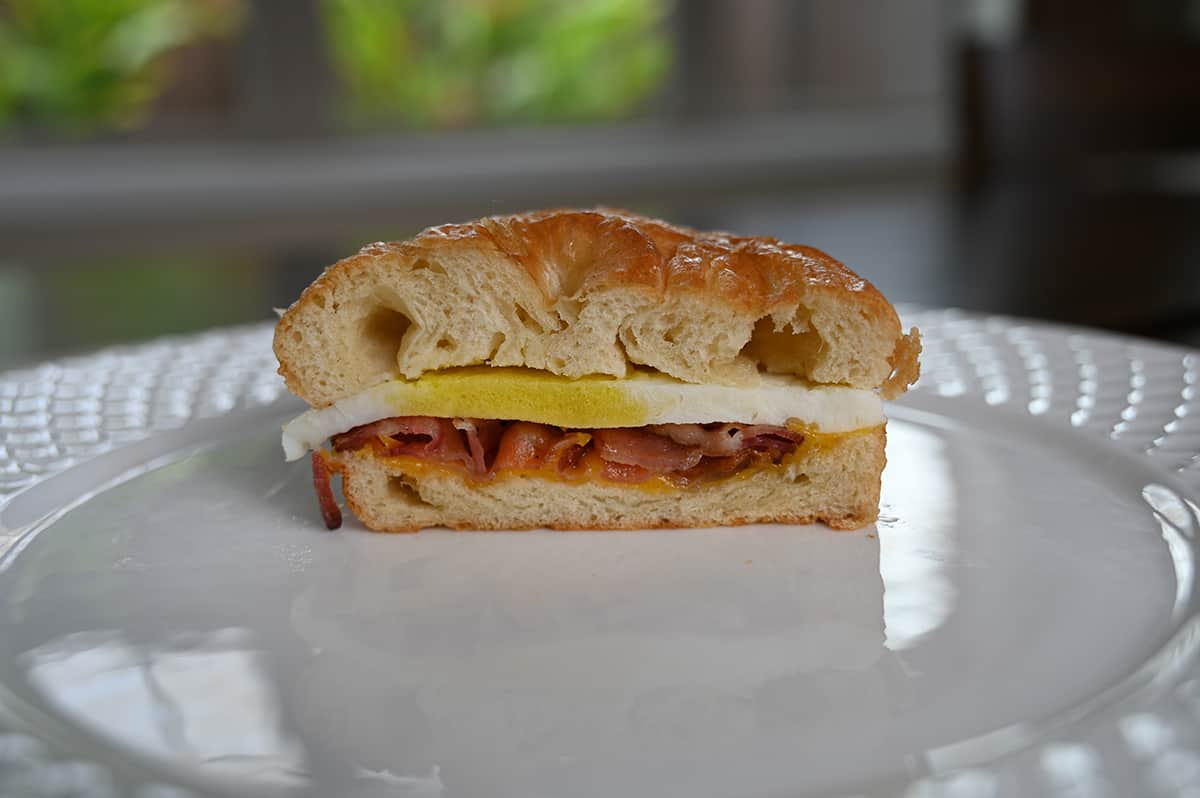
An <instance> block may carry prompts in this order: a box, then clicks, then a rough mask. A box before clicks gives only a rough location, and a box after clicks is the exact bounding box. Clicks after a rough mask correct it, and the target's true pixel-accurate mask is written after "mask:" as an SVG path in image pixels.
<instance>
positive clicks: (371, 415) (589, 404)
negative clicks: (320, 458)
mask: <svg viewBox="0 0 1200 798" xmlns="http://www.w3.org/2000/svg"><path fill="white" fill-rule="evenodd" d="M411 416H422V417H433V418H440V419H446V420H449V419H455V418H458V419H496V420H501V421H528V422H532V423H535V424H543V425H548V426H551V427H558V428H561V429H570V430H592V429H614V428H634V427H648V426H653V425H660V424H720V423H726V424H738V425H741V426H759V425H768V426H776V427H786V426H788V425H789V424H790V425H797V424H798V425H800V426H801V427H803V428H804V429H806V430H809V431H812V432H822V433H840V432H852V431H854V430H858V429H866V428H870V427H876V426H878V425H880V424H882V423H883V420H884V417H883V403H882V401H881V400H880V398H879V396H878V394H876V393H875V392H873V391H868V390H862V389H857V388H847V387H845V386H841V385H813V384H809V383H805V382H803V381H801V380H797V379H795V378H794V377H783V376H777V375H767V374H764V375H763V376H762V379H761V381H760V383H759V384H758V385H754V386H731V385H712V384H697V383H690V382H683V381H682V380H677V379H675V378H673V377H668V376H667V375H665V374H660V373H658V372H643V371H635V372H633V373H631V374H630V375H629V376H628V377H624V378H614V377H603V376H594V377H582V378H579V379H568V378H566V377H560V376H557V375H555V374H550V373H549V372H545V371H538V370H535V369H525V368H492V367H488V366H479V367H469V368H459V369H447V370H444V371H436V372H430V373H427V374H425V375H423V376H422V377H421V378H420V379H417V380H391V381H388V382H385V383H381V384H379V385H376V386H375V387H373V388H369V389H367V390H366V391H363V392H362V393H359V394H356V395H354V396H350V397H347V398H345V399H342V400H341V401H339V402H335V403H334V404H332V405H329V406H328V407H323V408H315V409H313V410H309V411H308V412H307V413H304V414H303V415H301V416H299V417H297V418H295V419H293V420H292V421H291V422H289V423H288V424H287V425H286V426H284V428H283V449H284V453H285V454H286V455H287V458H288V459H289V460H296V459H298V458H300V457H303V456H304V453H305V452H307V451H308V450H310V449H316V448H317V447H319V446H321V445H322V443H323V442H324V441H326V440H328V439H330V438H332V437H333V436H335V435H339V434H341V433H344V432H346V431H348V430H351V429H353V428H355V427H362V426H364V425H368V424H371V423H373V422H376V421H380V420H382V419H392V418H396V417H411Z"/></svg>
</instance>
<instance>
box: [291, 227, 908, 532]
mask: <svg viewBox="0 0 1200 798" xmlns="http://www.w3.org/2000/svg"><path fill="white" fill-rule="evenodd" d="M919 353H920V338H919V335H918V333H917V331H916V329H913V330H910V331H909V332H908V333H905V332H904V331H903V330H902V328H901V325H900V320H899V318H898V317H897V315H896V311H895V310H894V309H893V307H892V306H891V304H889V303H888V301H887V300H886V299H884V297H883V296H882V295H881V294H880V293H879V292H878V291H877V290H876V289H875V287H874V286H872V285H871V284H870V283H869V282H867V281H866V280H863V279H862V278H860V277H858V276H857V275H855V274H854V273H853V272H851V271H850V270H849V269H847V268H846V267H845V266H843V265H842V264H841V263H839V262H838V261H836V260H834V259H832V258H830V257H829V256H828V255H826V254H825V253H823V252H820V251H819V250H816V249H813V248H811V247H806V246H800V245H796V244H785V243H781V242H779V241H776V240H774V239H771V238H765V237H752V238H747V237H739V236H734V235H730V234H727V233H708V232H700V231H697V230H693V229H689V228H685V227H679V226H675V225H671V224H668V223H666V222H662V221H658V220H655V219H649V218H646V217H642V216H638V215H635V214H632V213H628V212H624V211H614V210H608V209H602V210H586V211H577V210H549V211H537V212H531V213H524V214H517V215H512V216H495V217H488V218H484V219H480V220H478V221H475V222H470V223H467V224H449V225H443V226H440V227H433V228H430V229H428V230H426V231H424V232H423V233H421V234H420V235H418V236H417V237H415V238H413V239H412V240H409V241H405V242H400V243H379V244H372V245H370V246H368V247H366V248H364V249H363V250H362V251H361V252H359V253H358V254H357V255H355V256H353V257H350V258H347V259H345V260H342V261H340V262H339V263H337V264H335V265H334V266H332V267H330V268H329V269H327V270H326V271H325V273H324V274H322V275H321V276H320V277H319V278H317V280H316V281H315V282H314V283H313V284H312V285H310V286H309V287H308V288H307V289H306V290H305V291H304V293H303V294H302V295H301V297H300V299H299V300H298V301H297V302H296V303H295V304H293V305H292V307H291V308H289V309H288V310H287V312H286V313H284V314H283V316H282V318H281V319H280V321H279V324H278V326H277V328H276V331H275V354H276V356H277V358H278V359H279V372H280V374H282V375H283V377H284V379H285V380H286V382H287V385H288V387H289V388H290V389H291V390H292V392H294V393H295V394H297V395H298V396H300V397H301V398H302V399H304V400H305V401H307V402H308V403H309V404H310V405H311V406H312V409H310V410H309V411H307V412H306V413H304V414H303V415H301V416H299V417H298V418H296V419H294V420H292V421H291V422H289V423H288V424H287V425H286V426H285V427H284V429H283V446H284V452H285V455H286V456H287V458H288V459H289V460H294V459H298V458H301V457H303V456H305V455H306V454H307V453H309V452H310V451H311V452H312V454H311V462H312V470H313V479H314V484H315V486H316V490H317V494H318V498H319V501H320V505H321V509H322V512H323V514H324V517H325V521H326V524H327V525H328V526H329V527H330V528H334V527H336V526H338V525H339V524H340V522H341V513H340V510H339V507H338V505H337V503H336V500H335V496H334V494H333V489H332V485H331V476H333V475H337V474H340V475H341V478H342V492H343V494H344V496H345V500H346V504H347V505H348V506H349V508H350V509H351V510H352V511H353V513H354V514H355V515H356V516H357V517H358V518H359V519H360V520H361V521H362V522H363V523H364V524H365V525H366V526H368V527H370V528H371V529H374V530H379V531H395V532H399V531H413V530H418V529H421V528H423V527H430V526H446V527H453V528H464V529H523V528H533V527H550V528H556V529H625V528H631V529H638V528H650V527H694V526H712V525H725V524H745V523H756V522H788V523H811V522H817V521H820V522H824V523H826V524H828V525H829V526H831V527H834V528H838V529H853V528H858V527H861V526H864V525H866V524H869V523H871V522H872V521H874V520H875V518H876V516H877V514H878V507H879V488H880V475H881V473H882V470H883V466H884V439H885V432H884V430H885V418H884V414H883V404H882V402H883V400H884V399H889V398H892V397H895V396H897V395H899V394H901V393H903V392H904V391H905V390H906V389H907V388H908V386H909V385H910V384H912V383H913V382H914V381H915V380H916V378H917V375H918V373H919V365H918V362H917V356H918V354H919Z"/></svg>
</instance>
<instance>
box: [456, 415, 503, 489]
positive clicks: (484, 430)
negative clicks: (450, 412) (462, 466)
mask: <svg viewBox="0 0 1200 798" xmlns="http://www.w3.org/2000/svg"><path fill="white" fill-rule="evenodd" d="M453 424H454V428H455V429H456V430H459V431H460V432H463V433H465V434H466V436H467V450H468V452H469V453H470V455H471V471H472V472H473V473H474V474H475V476H480V477H481V476H483V475H484V474H486V473H487V472H488V460H490V459H492V456H493V455H494V454H495V453H496V449H497V447H498V446H499V445H500V434H501V432H502V431H503V427H502V425H501V423H500V422H499V421H496V420H495V419H483V418H456V419H454V421H453Z"/></svg>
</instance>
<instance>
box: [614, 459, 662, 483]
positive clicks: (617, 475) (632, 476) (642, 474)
mask: <svg viewBox="0 0 1200 798" xmlns="http://www.w3.org/2000/svg"><path fill="white" fill-rule="evenodd" d="M652 476H654V472H653V471H651V470H650V469H648V468H642V467H641V466H636V465H630V464H628V463H614V462H612V461H610V460H605V461H604V478H605V479H607V480H608V481H609V482H627V483H630V484H636V483H638V482H645V481H646V480H648V479H650V477H652Z"/></svg>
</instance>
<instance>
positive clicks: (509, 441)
mask: <svg viewBox="0 0 1200 798" xmlns="http://www.w3.org/2000/svg"><path fill="white" fill-rule="evenodd" d="M558 437H559V433H558V432H557V431H556V430H554V429H552V428H550V427H547V426H546V425H545V424H532V423H530V422H528V421H517V422H514V423H512V424H509V425H508V426H507V427H506V428H505V429H504V434H503V436H502V437H501V438H500V448H499V450H498V451H497V452H496V460H495V462H494V463H493V465H492V468H493V469H494V470H496V471H502V470H504V469H506V468H515V469H530V468H537V467H538V466H540V465H541V464H542V461H543V460H544V459H545V458H546V453H547V452H549V451H550V447H551V446H553V445H554V443H555V440H556V438H558Z"/></svg>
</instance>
